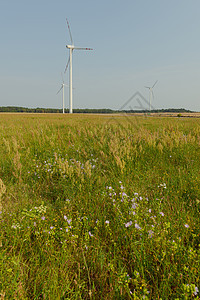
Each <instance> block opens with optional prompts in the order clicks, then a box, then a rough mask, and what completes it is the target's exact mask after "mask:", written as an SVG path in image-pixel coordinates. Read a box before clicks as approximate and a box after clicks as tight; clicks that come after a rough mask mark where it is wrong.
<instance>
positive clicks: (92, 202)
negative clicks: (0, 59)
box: [0, 114, 200, 300]
mask: <svg viewBox="0 0 200 300" xmlns="http://www.w3.org/2000/svg"><path fill="white" fill-rule="evenodd" d="M199 212H200V119H199V118H187V117H185V118H165V117H159V118H157V117H151V116H147V117H145V116H113V115H112V116H109V115H106V116H101V115H80V114H79V115H78V114H77V115H76V114H74V115H68V114H66V115H61V114H43V115H42V114H41V115H39V114H38V115H37V114H16V115H15V114H0V226H1V230H0V299H27V300H29V299H52V300H55V299H63V300H64V299H70V300H71V299H162V300H167V299H180V300H182V299H200V291H199V290H200V213H199Z"/></svg>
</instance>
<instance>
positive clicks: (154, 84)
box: [152, 80, 158, 88]
mask: <svg viewBox="0 0 200 300" xmlns="http://www.w3.org/2000/svg"><path fill="white" fill-rule="evenodd" d="M157 82H158V80H157V81H156V82H155V83H154V85H153V86H152V88H154V86H155V85H156V83H157Z"/></svg>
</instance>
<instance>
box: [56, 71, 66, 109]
mask: <svg viewBox="0 0 200 300" xmlns="http://www.w3.org/2000/svg"><path fill="white" fill-rule="evenodd" d="M61 76H62V73H61ZM65 86H67V85H66V84H65V83H64V80H63V76H62V84H61V88H60V89H59V91H58V92H57V94H58V93H60V91H61V90H63V92H62V105H63V114H64V113H65V91H64V89H65Z"/></svg>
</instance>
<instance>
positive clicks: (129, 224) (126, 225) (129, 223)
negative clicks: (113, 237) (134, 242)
mask: <svg viewBox="0 0 200 300" xmlns="http://www.w3.org/2000/svg"><path fill="white" fill-rule="evenodd" d="M132 223H133V222H132V221H130V222H128V223H126V224H125V227H126V228H127V227H129V226H131V225H132Z"/></svg>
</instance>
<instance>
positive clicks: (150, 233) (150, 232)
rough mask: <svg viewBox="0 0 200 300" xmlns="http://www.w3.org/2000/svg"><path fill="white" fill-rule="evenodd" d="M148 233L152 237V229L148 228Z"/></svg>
mask: <svg viewBox="0 0 200 300" xmlns="http://www.w3.org/2000/svg"><path fill="white" fill-rule="evenodd" d="M148 233H149V237H150V238H152V236H153V234H154V232H153V231H152V230H149V231H148Z"/></svg>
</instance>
